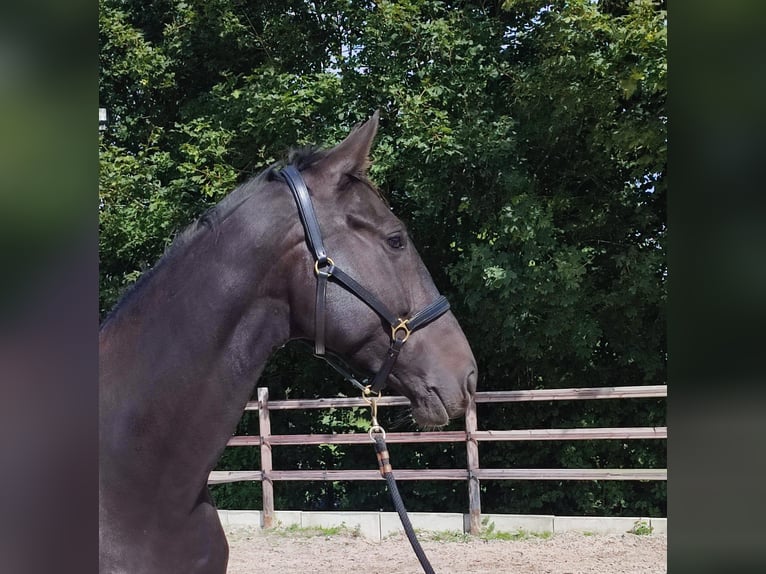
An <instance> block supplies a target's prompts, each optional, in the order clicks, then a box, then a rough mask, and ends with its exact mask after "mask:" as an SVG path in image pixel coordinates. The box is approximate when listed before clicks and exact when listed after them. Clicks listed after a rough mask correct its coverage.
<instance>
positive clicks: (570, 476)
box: [208, 385, 667, 534]
mask: <svg viewBox="0 0 766 574" xmlns="http://www.w3.org/2000/svg"><path fill="white" fill-rule="evenodd" d="M666 396H667V386H665V385H647V386H633V387H627V386H626V387H596V388H574V389H543V390H530V391H489V392H479V393H476V398H475V402H473V403H472V404H471V405H469V408H468V410H467V411H466V415H465V431H432V432H391V433H387V434H386V442H388V443H425V442H464V443H465V444H466V454H467V468H465V469H462V468H461V469H420V470H410V469H395V471H394V474H395V475H396V478H397V479H398V480H467V481H468V505H469V513H470V532H471V533H472V534H477V533H478V532H479V531H480V529H481V499H480V495H479V492H480V491H479V481H480V480H482V479H484V480H489V479H491V480H507V479H512V480H667V469H664V468H663V469H650V468H642V469H624V468H615V469H607V468H588V469H584V468H481V467H480V466H479V442H482V441H522V440H523V441H530V440H532V441H535V440H606V439H664V438H667V427H631V428H574V429H534V430H485V431H480V430H477V429H478V425H477V414H476V403H508V402H525V401H557V400H584V399H628V398H652V397H666ZM409 404H410V402H409V400H408V399H407V398H405V397H381V398H380V399H379V400H378V405H379V406H406V405H409ZM366 406H368V404H367V403H366V402H365V401H364V400H363V399H362V398H361V397H359V398H330V399H294V400H284V401H272V402H270V401H269V391H268V389H267V388H264V387H259V388H258V401H253V402H249V403H248V404H247V406H246V407H245V410H257V411H258V416H259V423H260V428H259V435H258V436H234V437H232V438H231V440H230V441H229V446H259V447H260V449H261V469H260V470H241V471H213V472H211V473H210V477H209V479H208V483H209V484H220V483H224V482H237V481H249V480H258V481H261V482H262V483H263V525H264V527H265V528H269V527H271V526H273V522H274V484H273V483H274V481H275V480H382V478H381V476H380V473H379V472H378V471H377V470H274V469H273V468H272V459H271V449H272V447H274V446H286V445H311V444H316V445H319V444H366V443H369V442H370V437H369V436H368V435H367V433H354V434H294V435H272V434H271V420H270V413H271V411H278V410H296V409H325V408H346V407H366Z"/></svg>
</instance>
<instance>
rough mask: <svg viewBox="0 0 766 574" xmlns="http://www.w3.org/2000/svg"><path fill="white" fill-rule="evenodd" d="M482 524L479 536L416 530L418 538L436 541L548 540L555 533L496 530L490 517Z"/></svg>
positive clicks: (446, 531)
mask: <svg viewBox="0 0 766 574" xmlns="http://www.w3.org/2000/svg"><path fill="white" fill-rule="evenodd" d="M482 526H483V528H482V530H481V533H480V534H479V535H477V536H473V535H471V534H468V533H465V532H460V531H458V530H434V531H429V530H424V531H421V530H416V531H415V532H416V533H417V535H418V538H420V539H422V540H431V541H434V542H470V541H472V540H483V541H485V542H489V541H491V540H504V541H513V540H529V539H531V538H540V539H542V540H547V539H548V538H550V537H551V536H553V533H552V532H550V531H544V532H532V531H529V530H524V529H523V528H518V529H516V530H515V531H514V532H505V531H502V530H496V529H495V523H494V522H489V520H488V518H485V519H484V520H482Z"/></svg>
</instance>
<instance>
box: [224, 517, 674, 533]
mask: <svg viewBox="0 0 766 574" xmlns="http://www.w3.org/2000/svg"><path fill="white" fill-rule="evenodd" d="M274 514H275V516H274V518H275V521H276V524H277V525H279V526H283V527H289V526H298V527H301V528H311V527H322V528H328V527H334V526H345V527H346V528H348V529H350V530H355V531H357V532H358V533H359V534H360V535H361V536H364V537H365V538H368V539H370V540H374V541H379V540H382V539H383V538H386V537H387V536H390V535H392V534H395V533H397V532H403V529H402V525H401V523H400V522H399V517H398V516H397V514H396V513H395V512H331V511H323V512H321V511H320V512H308V511H305V512H304V511H300V510H277V511H276V512H275V513H274ZM218 515H219V516H220V518H221V523H222V524H223V525H224V526H225V527H248V528H257V529H260V528H262V527H263V519H262V516H261V511H260V510H219V511H218ZM482 519H486V520H487V521H488V522H489V523H491V524H492V523H493V524H494V525H495V531H498V532H518V531H519V530H523V531H525V532H536V533H543V532H550V533H554V534H555V533H558V532H572V531H573V532H582V533H585V534H624V533H626V532H628V531H629V530H630V529H631V528H633V527H634V525H635V523H636V522H637V521H639V520H640V521H643V522H645V523H646V524H648V525H650V526H651V527H652V528H653V529H654V534H661V535H667V528H668V527H667V525H668V519H667V518H646V517H634V518H631V517H595V516H553V515H547V514H483V515H482ZM410 520H411V521H412V525H413V526H414V527H415V528H416V529H419V530H430V531H452V532H455V531H457V532H467V531H468V524H469V515H468V514H457V513H446V512H445V513H439V512H411V513H410Z"/></svg>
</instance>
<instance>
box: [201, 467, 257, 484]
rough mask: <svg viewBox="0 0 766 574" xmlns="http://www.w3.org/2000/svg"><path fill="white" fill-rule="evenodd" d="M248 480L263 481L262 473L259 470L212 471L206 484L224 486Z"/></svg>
mask: <svg viewBox="0 0 766 574" xmlns="http://www.w3.org/2000/svg"><path fill="white" fill-rule="evenodd" d="M248 480H263V473H262V472H261V471H260V470H214V471H213V472H211V473H210V475H209V476H208V479H207V483H208V484H224V483H226V482H243V481H248Z"/></svg>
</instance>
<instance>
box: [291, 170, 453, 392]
mask: <svg viewBox="0 0 766 574" xmlns="http://www.w3.org/2000/svg"><path fill="white" fill-rule="evenodd" d="M279 175H280V176H281V177H282V178H283V179H284V180H285V181H286V182H287V185H288V186H289V187H290V191H292V192H293V197H294V198H295V203H296V204H297V205H298V212H299V213H300V217H301V222H302V223H303V229H304V230H305V232H306V239H307V241H308V245H309V249H310V250H311V253H312V254H313V256H314V260H315V263H314V272H315V273H316V276H317V291H316V308H315V322H314V331H315V336H314V354H315V355H316V356H317V357H320V358H322V359H324V360H325V361H327V362H328V363H329V364H330V365H331V366H332V367H333V368H335V369H336V370H337V371H339V372H340V373H341V374H342V375H344V376H345V377H346V378H347V379H349V380H350V381H351V382H352V383H354V384H356V385H357V386H360V387H363V388H364V389H365V390H371V391H374V392H379V391H380V390H381V389H383V387H385V386H386V381H387V380H388V376H389V374H391V369H392V368H393V367H394V363H396V359H397V358H398V357H399V351H401V349H402V346H404V343H405V342H406V341H407V339H408V338H409V336H410V334H412V333H413V332H414V331H417V330H418V329H420V328H422V327H425V326H426V325H427V324H428V323H430V322H431V321H434V320H435V319H437V318H439V317H441V316H442V315H443V314H444V313H446V312H447V310H449V302H448V301H447V299H446V298H445V297H443V296H439V297H438V298H437V299H436V300H435V301H434V302H433V303H431V304H430V305H428V306H426V307H425V308H423V309H421V310H420V311H418V312H417V313H415V315H413V316H412V317H410V318H409V319H402V318H400V317H397V316H396V315H395V314H394V313H392V312H391V311H390V310H389V309H388V307H386V306H385V305H384V304H383V303H382V302H381V301H380V300H379V299H378V298H377V297H375V295H373V294H372V293H370V292H369V291H368V290H367V289H365V288H364V287H362V286H361V285H360V284H359V283H358V282H356V281H355V280H354V279H352V278H351V277H350V276H349V275H347V274H346V273H344V272H343V270H341V269H340V268H339V267H337V266H336V265H335V263H334V262H333V260H332V259H331V258H330V257H328V256H327V251H326V250H325V247H324V243H323V242H322V232H321V230H320V228H319V221H318V220H317V216H316V212H315V211H314V205H313V204H312V203H311V197H310V195H309V191H308V188H307V187H306V182H305V181H304V180H303V177H302V176H301V174H300V172H299V171H298V170H297V169H296V168H295V166H292V165H288V166H287V167H285V168H283V169H282V170H281V171H280V172H279ZM330 278H332V279H333V280H334V281H335V282H336V283H339V284H340V285H341V286H342V287H344V288H345V289H347V290H348V291H350V292H351V293H353V294H354V295H355V296H356V297H357V299H359V300H361V301H363V302H364V303H365V304H366V305H367V306H368V307H370V309H372V310H373V311H375V312H376V313H377V314H378V315H380V316H381V317H382V318H383V320H384V321H386V323H388V324H389V325H391V343H390V345H389V348H388V352H387V353H386V358H385V359H384V360H383V365H382V366H381V368H380V370H379V371H378V372H377V374H375V376H374V377H373V379H372V383H371V384H367V382H368V379H365V380H364V381H363V382H362V383H360V382H359V381H357V380H356V379H355V378H354V376H353V374H351V373H350V372H349V371H348V370H347V369H345V368H344V367H343V366H342V365H341V364H339V363H338V362H336V361H335V360H334V358H333V356H332V355H331V356H328V355H327V351H326V349H325V308H326V304H325V301H326V293H327V280H328V279H330Z"/></svg>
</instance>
